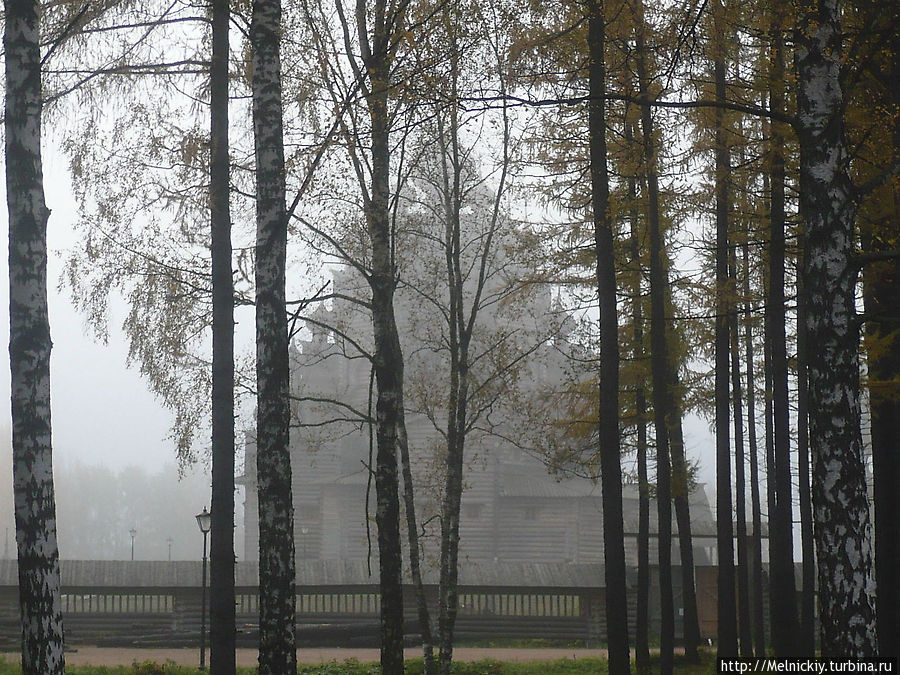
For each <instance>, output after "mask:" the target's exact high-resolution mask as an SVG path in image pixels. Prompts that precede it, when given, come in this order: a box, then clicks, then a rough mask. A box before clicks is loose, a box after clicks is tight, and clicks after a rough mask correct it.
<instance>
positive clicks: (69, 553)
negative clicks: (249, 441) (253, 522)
mask: <svg viewBox="0 0 900 675" xmlns="http://www.w3.org/2000/svg"><path fill="white" fill-rule="evenodd" d="M0 433H2V437H3V440H2V441H0V472H2V474H3V475H4V477H9V480H4V482H3V489H2V490H0V527H2V528H3V533H4V543H3V549H2V552H3V556H4V557H5V558H11V557H15V524H14V516H13V496H12V485H11V483H12V481H11V476H12V465H11V456H12V453H11V449H10V444H9V429H8V428H4V429H0ZM54 479H55V484H56V507H57V520H58V534H59V548H60V555H61V557H62V558H64V559H70V560H129V559H130V558H131V535H130V530H132V529H134V530H135V531H136V532H135V537H134V558H135V560H167V559H169V558H170V556H171V559H172V560H198V559H200V557H201V555H202V550H203V535H202V534H201V532H200V529H199V528H198V526H197V521H196V519H195V518H194V516H195V515H196V514H197V513H199V512H200V511H201V510H202V509H203V507H204V506H206V507H208V506H209V493H210V492H209V485H210V482H209V475H208V474H207V473H206V472H205V470H202V469H201V468H197V469H195V470H193V471H189V472H187V473H186V474H185V475H184V476H181V477H179V475H178V470H177V468H176V466H175V464H174V462H170V463H168V464H165V465H163V466H160V467H158V468H156V469H155V470H147V469H145V468H142V467H138V466H128V467H124V468H118V469H111V468H109V467H105V466H102V465H99V464H86V463H83V462H81V461H76V462H57V463H56V465H55V466H54ZM238 501H240V500H238ZM235 534H236V546H235V550H237V551H243V525H242V523H240V522H239V523H238V527H237V528H236V529H235Z"/></svg>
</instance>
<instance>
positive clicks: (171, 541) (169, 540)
mask: <svg viewBox="0 0 900 675" xmlns="http://www.w3.org/2000/svg"><path fill="white" fill-rule="evenodd" d="M174 541H175V540H174V539H172V537H169V538H167V539H166V543H167V544H168V545H169V562H172V543H173V542H174Z"/></svg>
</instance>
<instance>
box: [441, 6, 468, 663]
mask: <svg viewBox="0 0 900 675" xmlns="http://www.w3.org/2000/svg"><path fill="white" fill-rule="evenodd" d="M451 11H452V10H451V9H449V8H448V9H447V10H445V13H444V19H445V25H446V27H447V30H448V33H449V37H450V42H451V45H452V46H451V49H450V52H451V53H450V55H449V57H450V75H449V77H450V87H449V88H450V92H449V94H450V106H449V118H450V119H449V122H450V123H449V129H446V128H445V126H444V118H443V116H442V115H441V114H440V113H439V114H438V118H437V123H438V129H439V131H438V134H439V138H440V141H441V149H442V153H443V155H442V161H441V167H442V177H443V181H444V183H443V193H444V219H445V223H444V242H443V243H444V261H445V264H446V272H447V290H448V294H449V300H450V306H449V307H448V311H447V317H448V326H447V328H448V331H449V335H448V345H449V350H450V390H449V392H448V397H447V459H446V469H447V473H446V475H445V478H444V480H445V485H444V494H443V498H442V500H441V566H440V586H439V606H438V609H439V615H438V630H439V633H440V655H439V658H440V672H441V674H442V675H450V671H451V667H452V662H453V634H454V630H455V626H456V614H457V611H458V609H459V592H458V582H459V519H460V510H461V504H462V492H463V465H464V453H465V433H466V412H467V408H466V402H467V398H468V378H469V354H468V347H469V339H470V337H471V335H470V334H469V333H468V332H467V330H466V322H465V319H464V313H463V312H464V310H463V289H464V279H463V275H462V269H461V266H460V264H461V263H460V255H461V242H460V237H461V233H460V216H461V211H462V195H461V185H460V182H461V179H462V176H461V174H462V163H461V162H462V160H461V158H460V152H459V149H460V148H459V133H458V132H459V117H458V112H459V111H458V103H457V97H458V90H457V75H458V73H459V50H458V46H457V43H456V35H455V30H456V22H457V21H458V17H451ZM448 163H449V166H448Z"/></svg>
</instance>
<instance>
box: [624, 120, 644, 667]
mask: <svg viewBox="0 0 900 675" xmlns="http://www.w3.org/2000/svg"><path fill="white" fill-rule="evenodd" d="M633 142H634V130H633V127H632V125H631V122H629V121H628V120H627V119H626V121H625V143H626V145H627V147H629V148H630V147H631V146H632V144H633ZM636 183H637V181H636V179H635V176H633V175H631V176H629V177H628V199H629V203H630V204H631V207H630V212H629V221H630V222H631V237H630V239H629V249H630V254H631V261H632V262H631V264H632V265H634V281H633V282H632V286H631V294H632V298H633V299H632V303H633V304H632V308H633V316H632V326H633V336H632V339H633V340H634V348H633V352H632V356H633V358H634V362H635V364H643V362H644V358H645V356H644V299H643V297H642V290H641V281H642V280H643V276H644V275H643V267H642V264H641V247H640V237H639V235H638V213H637V185H636ZM642 381H643V379H642V378H639V379H638V384H637V386H636V388H635V403H634V409H635V425H636V426H637V473H638V536H637V560H638V571H637V574H638V579H637V608H636V609H637V615H636V618H635V636H634V649H635V655H634V660H635V666H636V670H637V672H638V673H649V672H650V641H649V628H650V625H649V620H650V482H649V479H648V477H647V400H646V394H645V391H644V387H643V385H642V384H641V382H642Z"/></svg>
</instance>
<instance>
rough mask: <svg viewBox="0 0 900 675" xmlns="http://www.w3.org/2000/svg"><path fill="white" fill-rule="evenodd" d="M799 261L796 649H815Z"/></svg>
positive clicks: (805, 357) (806, 383) (803, 313)
mask: <svg viewBox="0 0 900 675" xmlns="http://www.w3.org/2000/svg"><path fill="white" fill-rule="evenodd" d="M802 267H803V261H802V256H801V257H798V266H797V479H798V483H799V486H800V489H799V492H800V547H801V551H802V556H803V558H802V560H803V590H802V595H801V598H800V627H799V630H798V633H799V638H800V645H799V646H800V650H801V651H800V653H801V655H803V656H807V657H811V656H815V653H816V628H815V611H816V605H815V603H816V588H815V585H816V552H815V539H814V536H813V513H812V492H811V489H810V482H809V481H810V474H809V380H808V374H807V363H808V355H807V350H808V346H807V344H806V343H807V340H806V300H805V299H804V297H803V296H804V289H803V274H802Z"/></svg>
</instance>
